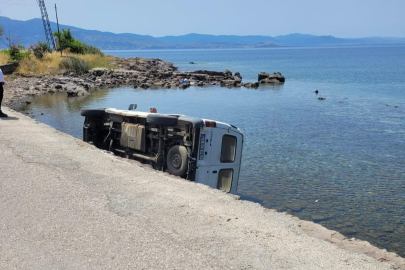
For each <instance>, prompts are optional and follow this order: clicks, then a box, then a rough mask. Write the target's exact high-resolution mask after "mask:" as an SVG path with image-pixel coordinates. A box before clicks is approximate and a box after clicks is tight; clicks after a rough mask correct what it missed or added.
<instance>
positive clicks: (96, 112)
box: [80, 109, 107, 117]
mask: <svg viewBox="0 0 405 270" xmlns="http://www.w3.org/2000/svg"><path fill="white" fill-rule="evenodd" d="M80 114H81V115H82V116H89V117H104V116H106V115H107V114H106V112H105V109H82V110H81V111H80Z"/></svg>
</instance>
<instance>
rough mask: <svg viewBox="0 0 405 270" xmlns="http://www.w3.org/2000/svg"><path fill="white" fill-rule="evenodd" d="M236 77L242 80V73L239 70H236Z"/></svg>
mask: <svg viewBox="0 0 405 270" xmlns="http://www.w3.org/2000/svg"><path fill="white" fill-rule="evenodd" d="M234 77H238V78H239V79H240V80H242V76H241V75H240V73H239V72H236V73H235V75H234Z"/></svg>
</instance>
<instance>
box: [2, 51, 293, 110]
mask: <svg viewBox="0 0 405 270" xmlns="http://www.w3.org/2000/svg"><path fill="white" fill-rule="evenodd" d="M110 64H111V65H112V66H115V67H116V68H115V69H107V68H94V69H92V70H90V71H89V72H88V73H86V74H84V75H78V74H75V73H73V72H65V73H64V74H60V75H56V76H55V75H53V76H50V75H48V76H33V77H21V78H18V77H17V78H16V79H13V80H10V81H8V82H7V90H8V91H7V93H8V94H7V95H5V100H3V104H4V105H8V106H10V105H11V106H14V107H18V106H19V104H21V103H26V101H27V100H29V99H31V98H32V97H34V96H39V95H43V94H48V93H55V92H65V93H66V94H67V95H68V96H83V95H88V94H89V92H90V91H91V90H92V89H99V88H116V87H120V86H130V87H134V88H138V87H139V88H142V89H149V88H151V89H156V88H166V89H168V88H181V89H186V88H188V87H190V86H198V87H203V86H206V85H220V86H223V87H228V88H232V87H241V86H244V87H246V88H258V87H259V85H260V84H266V83H271V84H278V83H282V82H284V81H285V78H284V77H283V76H282V75H281V73H279V72H277V73H273V74H271V73H265V72H262V73H260V74H259V77H258V78H259V82H254V83H243V82H242V75H241V74H240V73H239V72H235V74H232V72H231V71H229V70H225V71H211V70H196V71H179V70H178V68H177V67H175V66H174V65H173V63H170V62H166V61H164V60H161V59H147V58H140V57H136V58H114V57H112V58H111V60H110Z"/></svg>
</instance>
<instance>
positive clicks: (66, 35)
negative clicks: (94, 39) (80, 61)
mask: <svg viewBox="0 0 405 270" xmlns="http://www.w3.org/2000/svg"><path fill="white" fill-rule="evenodd" d="M53 35H54V36H56V37H58V39H57V44H58V50H59V51H63V50H66V49H69V50H70V52H72V53H77V54H86V53H89V54H99V55H103V53H102V52H101V51H100V49H98V48H96V47H93V46H89V45H87V44H85V43H83V42H81V41H79V40H77V39H75V38H74V37H73V35H72V33H71V32H70V29H68V30H65V29H62V32H60V33H59V32H55V33H53Z"/></svg>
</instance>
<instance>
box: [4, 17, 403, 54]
mask: <svg viewBox="0 0 405 270" xmlns="http://www.w3.org/2000/svg"><path fill="white" fill-rule="evenodd" d="M0 26H2V27H3V28H4V32H5V34H8V33H12V34H13V36H14V37H15V38H16V39H17V40H18V41H20V42H21V43H22V44H23V45H24V46H28V45H31V44H34V43H37V42H38V41H45V34H44V29H43V25H42V20H41V19H32V20H28V21H18V20H12V19H9V18H7V17H2V16H0ZM51 28H52V30H53V31H56V29H57V26H56V23H54V22H51ZM60 28H61V29H68V28H70V29H71V31H72V34H73V36H74V37H76V38H77V39H79V40H81V41H83V42H85V43H87V44H89V45H94V46H97V47H99V48H101V49H103V50H134V49H198V48H207V49H209V48H265V47H284V46H289V47H318V46H342V45H394V44H405V38H383V37H370V38H336V37H333V36H314V35H303V34H290V35H285V36H277V37H270V36H257V35H256V36H233V35H220V36H215V35H203V34H188V35H183V36H166V37H152V36H147V35H136V34H129V33H124V34H114V33H110V32H101V31H95V30H85V29H81V28H77V27H73V26H68V25H60ZM0 47H2V48H4V47H5V44H1V43H0Z"/></svg>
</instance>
